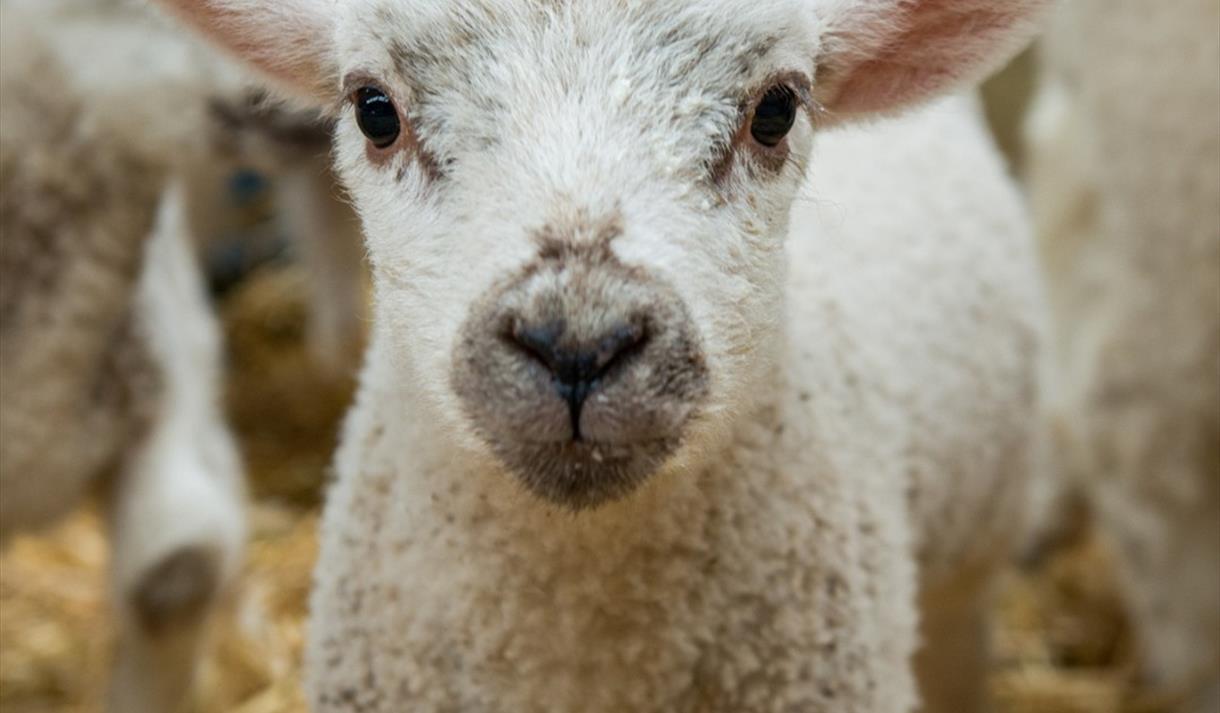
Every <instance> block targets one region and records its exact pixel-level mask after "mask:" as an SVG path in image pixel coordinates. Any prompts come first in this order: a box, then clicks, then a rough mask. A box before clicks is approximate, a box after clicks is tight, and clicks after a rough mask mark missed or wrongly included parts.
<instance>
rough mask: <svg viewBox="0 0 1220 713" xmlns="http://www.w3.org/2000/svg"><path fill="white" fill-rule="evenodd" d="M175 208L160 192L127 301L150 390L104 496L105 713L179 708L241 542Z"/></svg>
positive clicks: (212, 371) (207, 347)
mask: <svg viewBox="0 0 1220 713" xmlns="http://www.w3.org/2000/svg"><path fill="white" fill-rule="evenodd" d="M181 208H182V200H181V195H180V191H178V190H177V189H176V188H175V189H171V190H170V191H168V192H167V194H166V196H165V198H164V200H163V204H162V206H161V212H160V215H159V216H158V224H157V228H156V230H155V232H154V234H153V237H152V239H151V240H150V242H149V244H148V248H147V252H146V255H145V269H144V273H143V275H142V277H141V282H140V286H139V289H138V292H137V296H136V304H135V314H136V317H137V320H138V324H139V325H140V330H139V332H140V335H139V336H140V337H142V340H143V342H144V344H145V346H146V348H147V350H148V352H149V361H150V363H152V364H154V365H155V367H156V369H155V370H156V371H157V378H158V380H159V382H160V386H159V388H158V389H157V395H156V398H157V404H156V405H155V407H154V408H153V409H152V411H151V414H152V415H151V423H150V426H149V428H148V429H147V431H146V435H145V437H144V439H143V441H142V442H141V443H140V444H139V445H138V446H137V447H136V448H135V449H133V450H132V451H131V452H130V453H129V456H128V458H127V460H126V463H125V466H124V468H123V471H122V472H121V473H120V475H119V477H118V479H117V481H116V483H115V486H114V492H113V494H112V496H113V501H112V511H111V517H112V526H113V532H114V557H113V561H114V586H115V600H116V602H117V607H118V610H119V611H118V615H119V622H120V633H119V648H118V660H117V664H116V670H115V676H114V679H113V681H112V687H111V695H110V710H111V711H113V712H114V713H171V712H172V711H176V710H179V709H180V708H181V707H182V706H183V705H184V704H185V703H186V701H187V700H188V698H189V692H190V688H191V682H192V679H193V676H194V670H195V660H196V657H197V654H198V652H199V649H200V647H201V644H202V641H203V637H204V635H205V633H206V628H207V619H208V615H209V613H210V612H211V611H212V609H213V608H214V604H215V602H216V600H217V598H218V596H219V595H220V593H221V592H222V591H223V590H224V588H225V585H226V584H227V583H228V582H229V580H231V578H232V576H233V574H234V572H235V570H236V566H237V563H238V560H239V557H240V550H241V544H242V540H243V538H244V529H245V527H244V515H243V506H242V484H241V478H240V464H239V460H238V457H237V452H236V448H235V446H234V444H233V441H232V438H231V436H230V434H229V433H228V431H227V430H226V427H225V425H224V423H223V421H222V418H221V412H220V408H219V403H218V394H219V380H218V377H219V375H218V373H217V371H218V367H219V364H218V362H219V333H218V329H217V326H216V324H215V320H214V317H213V315H212V313H211V311H210V308H209V306H208V304H207V301H206V297H205V295H204V292H203V285H202V281H201V279H200V277H199V274H198V272H197V268H196V265H195V261H194V256H193V255H192V253H191V250H192V248H191V244H190V241H189V239H188V236H187V231H186V230H185V228H184V220H183V216H182V210H181Z"/></svg>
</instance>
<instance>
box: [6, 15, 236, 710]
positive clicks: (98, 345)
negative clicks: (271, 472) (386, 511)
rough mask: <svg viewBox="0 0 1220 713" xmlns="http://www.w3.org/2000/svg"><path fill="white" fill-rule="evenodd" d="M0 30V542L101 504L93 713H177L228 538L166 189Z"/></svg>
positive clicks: (187, 287)
mask: <svg viewBox="0 0 1220 713" xmlns="http://www.w3.org/2000/svg"><path fill="white" fill-rule="evenodd" d="M0 27H3V38H2V41H0V68H2V69H0V94H3V96H4V105H3V107H2V108H0V394H2V397H0V491H2V492H3V497H2V498H0V541H4V540H6V539H7V538H8V537H10V536H11V535H13V534H14V533H16V532H21V531H30V530H33V529H36V528H39V527H42V526H45V525H48V524H50V523H52V522H53V521H55V520H56V519H58V518H59V517H61V516H62V515H64V514H66V513H67V512H69V511H70V510H71V509H73V508H74V507H76V506H77V505H78V504H79V503H80V501H81V500H82V499H83V498H84V497H85V495H86V494H87V493H88V491H90V490H95V489H96V490H101V491H103V495H104V498H105V502H106V504H107V511H108V515H109V521H110V523H109V524H110V529H111V535H112V540H113V543H114V547H113V556H112V569H113V573H112V580H113V586H114V600H115V603H116V609H117V612H116V616H117V618H118V619H119V622H120V626H119V630H120V642H119V647H118V655H117V660H116V668H115V672H114V677H113V682H112V687H111V694H110V702H109V707H110V710H113V711H116V712H121V713H167V712H169V711H174V710H179V706H180V705H181V704H182V703H183V702H184V701H185V699H186V697H187V695H188V693H187V692H188V691H189V689H190V682H191V679H192V675H193V671H194V659H195V653H196V650H197V649H198V647H199V646H200V644H201V641H202V640H203V637H204V635H205V633H206V624H207V619H208V614H209V612H210V610H211V609H212V608H213V605H214V603H215V602H216V601H217V599H218V597H220V596H221V595H222V593H223V591H224V590H225V588H226V587H227V585H228V583H229V582H230V581H231V580H232V579H233V576H234V574H235V572H236V568H237V566H238V564H239V559H240V551H241V546H242V541H243V539H244V529H245V525H244V516H243V507H242V482H241V471H240V463H239V461H238V456H237V452H236V449H235V447H234V443H233V441H232V438H231V437H230V435H229V432H228V430H227V429H226V427H225V425H224V422H223V421H222V419H221V415H220V411H219V405H218V403H217V395H218V389H219V383H218V380H219V373H218V372H219V348H220V345H219V334H218V329H217V325H216V324H215V320H214V318H213V316H212V313H211V311H210V308H209V306H208V304H207V301H206V297H205V295H204V292H203V285H202V281H201V279H200V276H199V274H198V269H197V267H196V265H195V264H194V257H193V254H192V246H191V244H190V237H189V233H188V231H187V230H186V228H185V217H184V206H183V196H182V190H181V188H180V186H177V185H175V184H173V183H171V182H170V179H169V170H168V169H167V168H166V167H165V166H164V165H162V164H160V163H159V162H158V161H157V160H156V159H155V158H154V157H153V155H151V154H147V153H145V152H144V150H143V147H142V145H141V144H139V143H135V144H132V143H129V141H128V139H129V138H130V137H131V134H130V127H129V126H128V125H126V124H125V123H122V122H120V123H118V124H116V123H113V122H112V121H111V119H112V118H117V117H114V116H110V115H107V112H105V111H99V110H96V109H97V107H96V105H94V104H93V103H92V102H90V101H86V100H85V99H84V98H83V97H82V96H81V95H80V94H79V93H77V92H76V91H74V90H73V89H72V88H71V81H70V79H69V78H68V76H67V74H66V72H65V69H64V68H63V67H62V66H61V65H60V64H59V63H58V62H57V61H56V58H55V56H54V55H53V54H52V53H50V52H48V51H47V48H48V47H49V45H48V43H47V41H46V38H45V37H41V36H39V33H38V32H37V31H36V30H35V28H36V25H35V24H33V23H27V22H25V21H24V19H23V18H22V16H21V15H20V14H19V12H18V11H17V10H11V9H9V8H5V10H3V11H0ZM129 99H130V97H129V96H122V95H119V96H117V97H115V101H117V102H124V101H128V100H129ZM150 235H151V237H149V236H150Z"/></svg>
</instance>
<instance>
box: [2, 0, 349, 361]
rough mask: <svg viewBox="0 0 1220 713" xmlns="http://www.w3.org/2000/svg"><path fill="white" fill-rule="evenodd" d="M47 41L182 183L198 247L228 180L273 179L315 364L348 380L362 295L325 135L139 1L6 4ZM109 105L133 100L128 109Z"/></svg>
mask: <svg viewBox="0 0 1220 713" xmlns="http://www.w3.org/2000/svg"><path fill="white" fill-rule="evenodd" d="M7 2H8V3H9V5H10V7H13V8H16V9H18V10H20V11H21V12H22V17H23V22H24V23H25V24H31V23H32V24H37V25H41V26H44V27H52V26H53V27H55V28H56V31H55V32H54V33H48V36H49V41H50V43H51V47H52V50H53V52H54V53H55V55H56V57H58V58H59V60H60V61H61V62H63V63H64V65H65V66H68V67H71V68H72V72H71V74H70V76H69V79H70V80H71V81H72V82H73V83H74V84H75V85H76V87H77V89H78V91H80V92H81V93H82V94H83V95H84V96H86V97H88V98H89V101H91V102H98V103H99V104H102V105H103V106H102V107H101V109H100V110H101V111H114V112H115V113H118V112H124V111H125V112H128V113H129V117H128V127H129V129H130V130H131V131H132V132H138V133H140V134H142V136H139V137H136V136H132V137H130V138H131V140H132V141H139V142H140V143H141V144H142V145H143V146H144V149H145V152H146V153H147V154H148V155H158V156H162V157H165V158H166V159H171V160H172V161H173V162H174V164H175V167H176V169H177V170H178V172H179V173H181V175H182V176H183V178H184V180H185V183H184V186H185V189H186V200H187V208H186V210H187V215H188V218H189V221H190V224H191V230H192V232H193V234H194V235H195V236H196V237H197V238H200V239H202V238H204V237H206V236H210V235H213V234H215V233H216V232H217V231H216V230H215V227H216V225H217V220H218V218H220V217H223V215H224V214H225V208H226V201H227V199H228V196H227V195H225V194H224V191H225V190H226V189H227V181H226V179H227V177H228V176H229V175H231V174H232V173H233V172H234V171H235V170H236V169H237V168H239V167H244V168H253V169H256V170H258V171H260V172H261V173H262V174H264V175H265V176H267V177H269V178H271V179H272V181H271V183H272V185H273V186H274V188H275V192H276V193H275V198H276V204H277V209H278V210H277V216H278V218H279V220H280V221H281V224H282V228H283V232H284V233H285V234H286V235H288V236H290V237H291V238H293V240H294V243H295V246H296V247H297V248H298V249H299V250H300V254H301V259H302V263H303V264H304V267H305V268H306V270H307V272H308V274H309V276H310V279H309V282H308V285H309V307H310V309H309V323H308V334H307V337H308V340H309V349H310V353H311V355H312V356H313V357H314V358H315V360H316V361H317V362H318V364H319V365H320V366H322V367H323V368H324V369H325V370H326V371H327V372H329V373H331V374H334V375H346V374H350V373H351V372H352V371H353V370H354V369H355V366H356V364H357V363H358V361H357V358H358V356H359V350H360V348H361V346H362V345H363V332H364V320H363V316H364V313H365V307H364V301H365V287H364V267H363V252H362V244H361V241H360V234H359V222H358V221H357V219H356V217H355V215H354V213H353V212H352V210H351V209H350V207H349V206H348V204H347V201H346V199H345V198H344V197H343V196H342V195H341V193H340V191H339V189H338V188H337V186H336V185H335V182H334V180H333V177H332V176H331V173H330V166H329V163H330V131H329V124H328V123H327V122H326V121H325V119H324V118H323V117H322V116H321V115H320V113H319V112H318V111H316V110H315V109H312V108H309V109H305V108H297V107H293V106H291V105H286V104H284V103H283V102H276V101H270V100H266V99H262V98H261V97H262V96H263V95H264V94H265V92H260V90H259V89H258V87H257V86H255V85H254V82H253V78H252V77H250V75H249V73H248V72H246V71H244V70H243V69H241V68H240V67H237V66H235V65H234V64H233V63H231V62H228V61H227V60H226V59H225V58H223V57H222V56H220V55H219V54H218V53H216V52H215V51H214V50H212V48H210V47H208V46H207V45H205V44H202V43H200V42H198V41H196V40H195V39H194V38H193V37H191V36H190V35H189V34H187V33H184V32H183V31H182V29H181V28H179V27H177V26H175V25H174V24H173V23H168V22H166V21H165V20H164V18H163V17H161V16H160V13H158V12H157V11H156V10H155V9H153V8H150V7H149V6H148V4H147V2H145V1H144V0H7ZM114 94H122V95H124V96H130V97H139V101H138V102H136V103H135V104H134V105H131V106H124V105H123V104H121V103H118V102H114V101H112V100H110V99H109V97H111V96H113V95H114Z"/></svg>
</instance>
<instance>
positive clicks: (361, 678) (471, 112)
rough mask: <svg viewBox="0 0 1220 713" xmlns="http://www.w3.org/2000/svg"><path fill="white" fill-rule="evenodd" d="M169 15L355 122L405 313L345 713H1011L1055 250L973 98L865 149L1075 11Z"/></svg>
mask: <svg viewBox="0 0 1220 713" xmlns="http://www.w3.org/2000/svg"><path fill="white" fill-rule="evenodd" d="M166 2H167V4H169V5H172V6H174V7H175V8H176V9H177V11H178V12H179V13H180V15H181V16H182V17H183V18H184V19H185V20H187V21H189V22H191V23H193V24H195V25H196V26H199V27H201V28H202V29H204V30H205V31H206V32H207V33H209V34H210V35H211V36H212V37H213V38H214V39H215V40H216V41H218V42H219V43H220V44H223V45H224V46H226V47H228V48H229V49H230V50H232V51H234V52H236V53H238V54H240V55H243V56H244V57H245V58H246V59H248V60H250V61H251V62H253V63H255V64H257V65H258V66H260V67H261V68H262V69H263V70H264V71H265V72H266V73H267V74H268V75H270V76H271V77H273V78H275V79H276V80H278V81H280V82H282V83H284V84H285V85H288V86H289V87H291V88H292V89H293V90H295V91H296V92H298V93H300V94H302V95H307V96H312V97H314V98H315V100H317V101H318V102H319V103H324V104H329V105H338V104H339V103H340V102H339V100H340V99H341V98H346V102H345V109H344V111H343V112H342V115H341V116H340V117H339V119H338V123H337V128H336V136H337V139H336V146H337V148H336V155H337V166H338V171H339V174H340V175H341V176H342V178H343V180H344V182H345V184H346V185H347V187H348V189H349V190H350V192H351V195H352V196H353V199H354V202H355V205H356V207H357V209H358V211H359V212H360V214H361V217H362V220H363V223H364V229H365V235H366V241H367V247H368V250H369V254H370V259H371V263H372V267H373V275H374V318H373V328H372V343H371V347H370V351H369V353H368V355H367V357H366V365H365V369H364V372H363V375H362V384H361V389H360V391H359V395H358V399H357V404H356V406H355V408H354V410H353V412H352V413H351V414H350V417H349V420H348V423H347V426H346V431H345V434H344V440H343V445H342V447H341V450H340V453H339V455H338V459H337V470H338V474H339V480H338V482H337V484H336V486H335V488H334V489H333V491H332V492H331V493H330V499H329V501H328V503H327V511H326V516H325V519H324V523H323V527H322V552H321V558H320V562H319V565H318V568H317V575H316V581H317V589H316V591H315V592H314V596H313V604H312V621H311V623H310V637H311V639H310V642H309V647H308V664H307V668H308V671H307V679H308V680H307V687H308V690H309V695H310V698H311V700H312V704H313V710H315V711H316V712H317V713H334V712H337V711H362V712H364V713H369V712H373V711H380V712H387V713H388V712H391V711H392V712H399V711H403V710H411V711H459V710H460V711H512V712H520V711H589V712H597V711H691V712H693V711H701V712H710V711H834V712H835V713H891V712H898V711H909V710H912V709H913V708H914V707H915V706H916V705H917V700H918V698H919V696H922V699H923V705H924V708H925V709H926V710H930V711H945V712H949V711H952V712H954V713H958V712H963V711H971V710H978V709H979V708H981V706H982V701H981V698H982V696H981V674H982V671H983V668H984V666H985V664H986V655H985V653H986V652H985V636H984V628H985V627H984V624H985V621H984V610H985V603H986V595H987V592H988V589H989V587H990V583H991V580H992V575H993V573H994V571H995V569H996V568H997V567H998V566H999V565H1000V564H1001V563H1002V562H1003V561H1004V559H1005V557H1006V555H1007V553H1008V550H1009V546H1010V544H1011V543H1012V541H1013V540H1014V539H1015V538H1017V537H1018V536H1019V531H1020V529H1021V528H1022V524H1023V512H1022V511H1023V501H1024V491H1025V483H1026V482H1027V472H1028V470H1029V467H1030V460H1031V455H1032V451H1033V449H1034V443H1033V442H1032V433H1033V431H1034V424H1035V418H1034V414H1035V410H1036V407H1035V403H1034V400H1035V398H1034V393H1035V391H1036V389H1035V387H1034V371H1035V363H1036V361H1037V354H1036V351H1037V350H1036V344H1037V339H1038V332H1039V328H1040V325H1039V322H1040V304H1039V298H1038V290H1037V279H1036V269H1035V261H1034V256H1033V245H1032V240H1031V237H1030V232H1029V229H1028V226H1027V224H1026V222H1025V220H1024V218H1023V214H1022V211H1021V206H1020V201H1019V199H1018V196H1017V195H1016V192H1015V190H1014V188H1013V186H1012V185H1011V184H1010V182H1009V181H1008V180H1007V178H1006V177H1005V175H1004V169H1003V167H1002V166H1001V163H1000V160H999V157H998V156H997V154H996V151H995V149H994V148H993V146H992V145H991V143H990V141H989V139H988V137H987V135H986V133H985V132H984V130H983V129H982V128H981V124H980V117H979V115H978V111H977V107H976V106H975V103H974V101H973V100H971V99H968V98H955V99H951V100H945V101H941V102H938V103H935V104H933V105H931V106H929V107H927V108H925V109H923V110H920V111H918V112H916V113H912V114H910V115H908V116H906V117H905V118H900V119H894V120H882V119H875V120H874V121H872V122H870V123H869V124H868V125H865V126H859V127H858V128H851V127H835V126H834V125H836V124H848V123H851V122H860V121H862V120H864V119H867V118H871V117H875V116H876V115H878V114H882V113H892V112H897V111H899V110H901V109H904V108H906V107H908V106H910V105H912V104H916V103H920V102H923V101H925V100H928V99H930V98H932V97H933V96H935V95H937V94H940V93H943V92H944V91H946V90H948V89H949V88H951V87H953V86H956V85H960V84H963V83H965V82H968V81H971V80H974V79H977V78H978V77H980V76H981V75H982V74H984V73H985V72H986V70H988V69H990V68H992V67H994V66H995V65H996V64H997V63H998V62H1000V61H1002V60H1003V59H1005V58H1006V57H1007V56H1010V55H1011V54H1012V53H1013V52H1014V51H1015V50H1016V49H1017V48H1018V46H1019V45H1020V44H1021V42H1022V41H1023V40H1024V39H1025V38H1027V37H1028V36H1029V35H1030V34H1031V33H1032V30H1033V20H1034V16H1035V15H1036V14H1037V13H1038V11H1039V10H1040V9H1041V8H1042V7H1044V6H1045V4H1046V3H1044V2H1040V1H1035V0H1025V1H1022V2H1017V1H1014V0H991V1H988V0H975V1H973V2H969V1H961V0H959V1H955V2H946V1H938V0H925V1H916V2H906V1H902V0H872V1H866V0H805V1H803V2H802V1H800V0H773V1H770V2H758V1H757V0H752V1H751V2H741V1H738V0H702V1H698V2H695V1H690V0H688V1H684V2H672V1H671V2H664V3H621V2H617V1H610V0H588V1H587V2H569V3H534V2H527V1H525V0H499V1H495V2H492V1H490V0H488V1H485V2H477V3H435V2H413V1H411V0H398V1H392V0H359V1H356V2H350V3H330V2H325V1H324V0H292V1H290V2H272V1H271V0H265V1H261V0H195V1H192V0H166ZM806 166H808V168H809V170H808V172H806V170H805V169H806ZM806 178H808V181H809V182H808V183H807V184H806V183H805V180H806ZM802 187H804V188H805V190H807V191H808V193H809V195H811V196H812V198H810V197H808V196H803V197H802V196H800V192H801V190H802ZM785 243H787V245H786V246H785ZM917 611H918V612H919V613H918V614H917ZM920 621H922V631H919V630H918V625H919V623H920ZM921 636H922V639H923V646H922V649H921V652H920V653H919V654H918V655H916V651H917V649H918V648H919V639H920V637H921ZM913 657H914V659H915V660H914V665H913V664H912V659H913ZM913 669H914V670H917V671H918V673H919V675H920V676H921V678H922V684H923V686H922V690H921V691H920V692H919V694H918V695H917V689H916V685H915V677H914V675H913V673H914V671H913Z"/></svg>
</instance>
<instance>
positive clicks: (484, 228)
mask: <svg viewBox="0 0 1220 713" xmlns="http://www.w3.org/2000/svg"><path fill="white" fill-rule="evenodd" d="M430 7H431V12H426V11H421V7H420V3H414V4H413V5H412V6H411V7H410V9H409V11H400V10H399V9H398V8H397V4H396V3H395V2H393V1H392V0H368V1H367V2H361V3H352V4H350V5H349V6H348V9H347V10H346V11H345V12H346V17H345V18H344V19H343V20H342V21H341V22H340V26H339V28H338V32H337V37H339V38H340V39H341V46H340V58H341V62H340V64H341V72H342V75H343V77H344V91H345V92H346V93H347V94H348V98H349V104H350V106H348V107H346V108H345V109H344V112H343V116H342V118H341V120H340V123H339V127H338V130H337V132H338V142H337V155H338V164H339V167H340V171H341V173H342V175H343V177H344V179H345V182H346V184H347V185H348V187H349V188H350V190H351V193H352V196H353V198H354V200H355V204H356V206H357V208H358V209H359V211H360V213H361V215H362V217H363V220H364V223H365V230H366V234H367V239H368V247H369V252H370V257H371V261H372V265H373V270H374V275H375V289H376V320H377V324H378V330H379V333H378V336H377V339H378V341H379V347H380V348H389V349H391V350H393V351H394V353H396V354H400V355H401V356H402V359H401V364H402V371H401V374H402V378H403V379H411V380H413V381H414V382H415V385H416V386H417V387H418V388H419V390H420V391H422V392H424V393H425V394H427V396H428V398H429V401H430V402H431V406H433V407H436V409H437V413H436V414H427V415H426V416H424V415H421V417H429V418H432V417H439V418H441V419H444V421H443V422H444V423H445V424H446V425H447V426H448V427H450V428H453V429H454V430H456V431H457V432H459V433H461V434H463V436H464V438H466V440H467V442H468V443H470V444H473V446H474V447H475V448H478V449H481V450H483V451H485V452H487V453H489V454H490V455H492V456H494V458H495V459H496V460H498V461H499V462H500V463H501V464H503V465H504V466H505V467H506V468H507V469H508V470H509V471H511V472H513V473H514V474H516V475H517V476H519V477H520V478H521V480H522V481H523V482H524V483H525V484H526V485H527V486H528V487H529V488H530V489H531V490H532V491H534V492H535V493H537V494H539V495H541V496H543V497H545V498H548V499H551V500H554V501H556V502H559V503H562V504H564V505H566V506H569V507H574V508H581V507H590V506H595V505H598V504H600V503H602V502H605V501H607V500H609V499H613V498H616V497H620V496H623V495H625V494H627V493H628V492H629V491H630V490H631V489H632V488H634V487H635V486H636V485H638V484H640V483H641V482H642V481H643V480H644V479H646V478H647V477H648V476H649V475H650V474H653V473H654V472H656V471H657V470H659V469H660V468H662V467H664V466H665V465H666V464H667V463H670V462H671V461H672V460H673V459H674V457H675V456H676V455H678V454H683V456H684V457H689V456H690V454H692V453H695V452H706V451H707V450H709V449H706V448H697V447H695V446H696V445H697V444H698V443H700V442H703V441H705V440H706V439H708V438H711V437H713V435H714V434H716V433H717V432H719V431H721V430H722V427H723V426H724V425H725V423H726V422H727V421H728V420H729V419H731V418H732V416H733V414H734V413H736V412H737V411H739V406H740V405H741V404H742V403H743V401H744V400H745V398H746V396H747V394H748V392H749V391H750V390H751V389H750V388H749V387H750V386H751V385H753V384H755V383H756V382H757V378H758V374H759V373H760V372H761V370H763V369H764V368H766V366H767V359H766V356H765V355H766V353H767V350H768V347H770V346H773V342H774V340H773V337H774V335H775V329H776V324H777V323H778V320H779V318H780V310H781V293H782V281H783V262H782V241H783V236H784V234H785V232H786V229H787V225H786V222H787V212H788V208H789V205H790V203H791V201H792V199H793V196H794V194H795V192H796V190H797V188H798V185H799V183H800V179H801V177H802V169H801V166H802V165H803V164H804V158H805V154H806V152H807V149H808V145H809V134H810V128H809V125H808V121H807V119H806V118H805V117H804V113H805V108H806V106H807V104H808V101H809V100H808V96H809V82H810V72H811V70H812V60H811V58H813V57H814V56H815V55H816V52H815V51H814V50H815V48H814V47H811V46H810V43H811V42H812V40H811V39H810V38H813V37H814V36H815V33H813V32H811V31H809V30H808V28H806V27H805V26H804V23H805V22H806V18H805V17H804V15H803V14H802V13H800V12H798V11H794V10H792V9H791V8H790V7H789V6H788V5H777V6H775V7H772V6H771V5H769V4H768V3H766V2H761V3H760V2H758V0H753V1H751V2H737V1H728V0H720V1H716V2H710V1H706V0H705V1H704V2H677V1H674V0H669V1H666V2H655V3H623V2H620V1H618V0H613V1H611V0H604V1H596V0H588V1H586V2H570V3H551V2H525V1H522V2H508V1H501V2H490V1H485V2H481V3H443V4H439V5H433V6H430Z"/></svg>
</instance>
